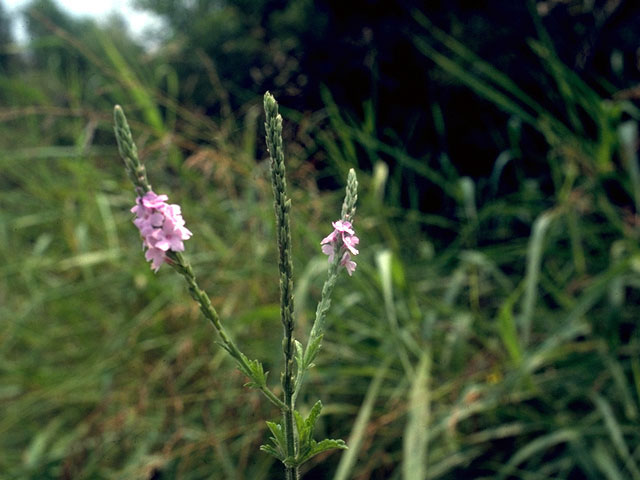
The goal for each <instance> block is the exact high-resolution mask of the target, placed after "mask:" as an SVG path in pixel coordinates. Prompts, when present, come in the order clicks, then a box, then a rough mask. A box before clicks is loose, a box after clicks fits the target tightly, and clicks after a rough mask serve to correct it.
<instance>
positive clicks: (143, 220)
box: [131, 192, 192, 272]
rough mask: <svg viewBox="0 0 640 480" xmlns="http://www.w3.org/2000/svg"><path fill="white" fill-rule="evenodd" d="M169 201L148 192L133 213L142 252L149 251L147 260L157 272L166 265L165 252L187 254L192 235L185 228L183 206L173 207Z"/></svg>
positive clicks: (164, 196)
mask: <svg viewBox="0 0 640 480" xmlns="http://www.w3.org/2000/svg"><path fill="white" fill-rule="evenodd" d="M167 200H169V197H167V196H166V195H156V194H155V193H154V192H147V193H145V195H144V196H143V197H138V198H137V199H136V205H135V206H134V207H133V208H132V209H131V211H132V212H133V213H135V214H136V218H135V219H134V220H133V223H134V224H135V226H136V227H138V230H140V235H141V236H142V248H143V249H147V251H146V252H145V255H144V256H145V258H146V259H147V260H148V261H149V262H151V268H152V269H153V270H154V271H156V272H157V271H158V269H159V268H160V266H161V265H162V264H163V263H165V262H166V261H167V257H166V252H168V251H169V250H171V251H173V252H182V251H184V243H183V240H188V239H189V238H190V237H191V235H192V233H191V232H190V231H189V229H187V228H186V227H185V226H184V225H185V222H184V219H183V218H182V213H181V210H180V206H179V205H170V204H168V203H166V202H167Z"/></svg>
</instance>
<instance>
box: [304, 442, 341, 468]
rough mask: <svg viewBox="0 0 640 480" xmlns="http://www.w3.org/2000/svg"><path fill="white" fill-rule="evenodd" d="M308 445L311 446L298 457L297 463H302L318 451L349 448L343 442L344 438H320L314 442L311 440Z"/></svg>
mask: <svg viewBox="0 0 640 480" xmlns="http://www.w3.org/2000/svg"><path fill="white" fill-rule="evenodd" d="M310 446H311V448H310V449H309V451H308V452H307V454H306V455H305V456H304V457H302V456H301V457H300V458H299V460H298V461H299V465H302V464H303V463H304V462H306V461H307V460H309V459H310V458H313V457H315V456H316V455H318V454H319V453H322V452H326V451H328V450H334V449H339V450H346V449H347V448H349V447H347V444H346V443H345V442H344V440H333V439H328V438H327V439H325V440H322V441H321V442H319V443H316V442H314V441H313V440H312V441H311V445H310Z"/></svg>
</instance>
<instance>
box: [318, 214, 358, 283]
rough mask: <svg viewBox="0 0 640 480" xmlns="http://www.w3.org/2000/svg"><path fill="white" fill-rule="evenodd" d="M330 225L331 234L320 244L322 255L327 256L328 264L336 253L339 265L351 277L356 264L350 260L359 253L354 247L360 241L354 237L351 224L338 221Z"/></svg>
mask: <svg viewBox="0 0 640 480" xmlns="http://www.w3.org/2000/svg"><path fill="white" fill-rule="evenodd" d="M331 224H332V225H333V232H331V233H330V234H329V235H327V236H326V237H325V238H323V239H322V242H320V244H321V245H322V253H324V254H326V255H329V263H331V262H333V259H334V258H335V255H336V253H337V254H338V255H340V265H342V266H343V267H344V268H346V269H347V273H348V274H349V276H351V275H352V274H353V272H354V271H355V269H356V262H354V261H353V260H351V256H352V255H357V254H358V253H359V252H358V249H357V248H356V245H358V244H359V243H360V239H359V238H358V237H356V235H355V232H354V231H353V225H351V222H348V221H346V220H338V221H336V222H332V223H331Z"/></svg>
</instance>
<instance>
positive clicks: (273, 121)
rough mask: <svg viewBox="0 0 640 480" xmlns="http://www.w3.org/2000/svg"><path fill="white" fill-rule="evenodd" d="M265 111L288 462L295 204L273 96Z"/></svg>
mask: <svg viewBox="0 0 640 480" xmlns="http://www.w3.org/2000/svg"><path fill="white" fill-rule="evenodd" d="M264 110H265V114H266V122H265V130H266V141H267V148H268V150H269V157H270V159H271V162H270V165H271V183H272V186H273V194H274V198H275V201H274V207H275V214H276V232H277V239H278V254H279V256H278V268H279V271H280V317H281V320H282V326H283V329H284V339H283V342H282V350H283V354H284V373H283V375H282V390H283V396H284V403H285V405H286V406H287V408H286V409H285V410H283V416H284V434H285V440H286V454H287V458H288V459H294V458H295V456H296V453H297V452H296V450H297V448H296V438H295V432H294V419H293V409H294V398H293V393H294V380H293V362H294V348H293V327H294V320H293V263H292V261H291V230H290V227H289V211H290V209H291V200H289V199H288V198H287V180H286V178H285V167H284V152H283V149H282V117H281V116H280V114H279V113H278V104H277V102H276V100H275V98H273V95H271V94H270V93H269V92H267V93H265V95H264ZM285 469H286V478H287V480H297V479H298V476H299V472H298V467H297V466H290V465H289V464H288V462H285Z"/></svg>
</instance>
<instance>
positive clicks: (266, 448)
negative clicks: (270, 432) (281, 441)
mask: <svg viewBox="0 0 640 480" xmlns="http://www.w3.org/2000/svg"><path fill="white" fill-rule="evenodd" d="M260 450H262V451H263V452H266V453H268V454H269V455H273V456H274V457H276V458H277V459H278V460H280V461H284V457H283V456H282V455H281V454H280V452H278V450H276V449H275V448H273V447H272V446H271V445H260Z"/></svg>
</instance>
